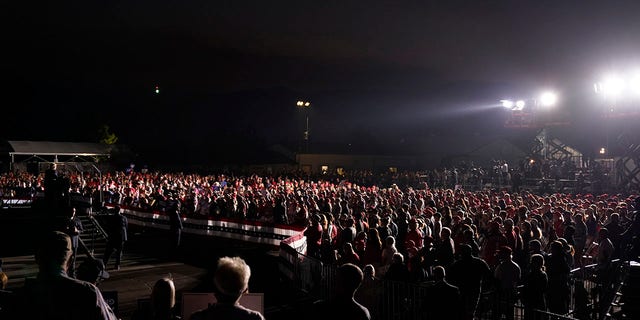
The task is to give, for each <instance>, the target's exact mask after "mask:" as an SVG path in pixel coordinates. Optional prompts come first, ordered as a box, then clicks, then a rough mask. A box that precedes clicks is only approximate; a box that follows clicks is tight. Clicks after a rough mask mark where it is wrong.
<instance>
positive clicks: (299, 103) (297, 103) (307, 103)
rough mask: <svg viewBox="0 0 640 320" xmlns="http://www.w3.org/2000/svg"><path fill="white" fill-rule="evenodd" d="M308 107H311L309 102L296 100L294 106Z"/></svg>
mask: <svg viewBox="0 0 640 320" xmlns="http://www.w3.org/2000/svg"><path fill="white" fill-rule="evenodd" d="M310 105H311V102H309V101H302V100H298V102H296V106H298V107H308V106H310Z"/></svg>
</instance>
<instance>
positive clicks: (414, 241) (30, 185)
mask: <svg viewBox="0 0 640 320" xmlns="http://www.w3.org/2000/svg"><path fill="white" fill-rule="evenodd" d="M497 170H498V172H499V171H500V170H505V171H504V173H505V176H506V174H508V173H509V171H508V169H505V168H504V166H503V165H502V164H501V165H500V166H499V167H498V168H497ZM445 171H446V170H443V172H445ZM467 171H469V172H473V170H467ZM465 172H466V171H465ZM432 174H433V172H431V174H429V173H428V172H385V173H373V172H370V171H357V172H350V173H347V174H343V175H327V174H324V175H319V176H310V175H307V174H304V173H302V172H294V173H288V174H286V175H285V174H283V175H258V174H243V175H233V174H212V175H199V174H187V173H162V172H145V173H142V172H115V173H111V174H104V175H102V176H95V175H91V174H73V173H70V174H68V175H66V178H67V179H68V186H69V189H70V193H77V194H81V195H84V196H87V197H93V198H94V199H97V198H100V197H101V198H102V199H101V200H102V201H104V202H112V203H117V204H119V205H127V206H131V207H138V208H141V209H160V210H162V209H163V206H164V205H165V204H166V203H167V202H168V201H175V202H177V203H179V212H180V214H181V215H183V216H191V217H202V218H205V217H206V218H212V219H215V218H219V217H225V218H236V219H246V220H256V221H262V222H266V223H274V224H290V225H291V224H294V225H300V226H305V227H306V229H305V231H304V234H305V235H306V239H307V252H306V254H307V255H308V256H311V257H314V258H316V259H318V260H320V261H323V262H325V263H335V264H338V265H343V264H346V263H351V264H353V265H356V266H359V267H360V268H361V269H363V270H365V282H364V283H363V288H361V290H360V291H361V297H362V300H363V304H364V305H367V302H366V300H367V298H366V290H367V289H366V285H365V284H366V278H367V277H369V278H373V279H387V280H391V281H401V282H410V283H422V282H425V281H433V280H441V281H445V279H446V281H448V282H447V283H450V285H451V286H455V287H456V288H457V289H458V291H459V295H460V301H461V303H462V304H463V305H464V312H461V314H460V317H465V318H471V317H473V315H474V313H475V312H476V311H477V310H476V309H477V307H478V300H479V294H480V292H481V290H482V288H483V287H485V286H487V285H491V286H494V288H495V289H496V290H499V291H501V292H502V293H503V296H511V295H512V294H513V297H515V296H516V292H519V293H518V294H520V299H522V301H523V302H524V303H525V306H526V307H527V308H529V309H533V308H535V309H541V310H549V311H550V312H553V313H557V314H566V313H567V312H568V308H569V298H570V297H569V295H570V290H569V286H570V282H569V281H570V279H569V273H570V270H571V269H572V268H576V267H580V266H583V265H586V264H591V263H595V264H596V265H597V269H598V270H599V272H600V275H601V277H602V278H605V277H606V275H608V274H610V272H609V271H611V269H610V268H611V262H612V261H614V259H618V258H629V257H635V258H637V256H638V249H639V248H640V246H638V245H637V242H638V238H639V237H638V235H639V233H640V216H639V215H638V214H637V212H638V210H640V196H638V195H636V194H622V193H619V194H591V193H547V194H535V193H534V192H531V191H529V190H514V189H513V188H492V189H486V188H485V189H479V190H474V191H470V190H465V189H464V188H463V187H457V186H459V184H457V183H452V184H449V183H448V182H446V181H444V182H443V180H437V179H436V180H434V179H435V178H433V177H431V178H429V177H430V175H432ZM445 177H446V174H445ZM454 178H455V176H454ZM434 181H436V182H434ZM0 185H2V186H3V187H7V186H8V187H19V188H25V189H29V190H31V191H30V192H31V193H33V194H36V193H38V192H41V191H42V189H43V188H44V177H43V176H42V175H39V176H34V175H31V174H28V173H8V174H4V175H2V176H0ZM449 185H450V186H449ZM634 244H636V245H635V246H634ZM445 274H446V276H445ZM600 280H602V281H604V280H603V279H600ZM514 299H515V298H514ZM368 307H369V308H372V309H373V308H375V306H374V305H373V304H369V306H368ZM508 314H509V312H506V313H505V315H507V316H509V315H508ZM511 315H513V313H512V312H511Z"/></svg>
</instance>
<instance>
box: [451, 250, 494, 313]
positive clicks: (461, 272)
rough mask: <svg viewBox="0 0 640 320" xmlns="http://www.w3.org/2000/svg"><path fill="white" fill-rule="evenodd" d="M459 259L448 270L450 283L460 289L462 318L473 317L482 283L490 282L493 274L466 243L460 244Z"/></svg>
mask: <svg viewBox="0 0 640 320" xmlns="http://www.w3.org/2000/svg"><path fill="white" fill-rule="evenodd" d="M459 248H460V259H459V260H457V261H456V262H454V263H453V265H452V266H451V271H450V272H449V275H450V279H451V283H452V284H453V285H455V286H457V287H458V288H459V289H460V295H461V296H462V302H463V303H464V309H465V316H464V319H473V317H474V316H475V312H476V309H477V307H478V301H479V300H480V293H481V292H482V287H483V285H484V286H486V285H487V283H491V281H492V280H493V275H492V274H491V269H489V265H488V264H487V263H486V262H485V261H484V260H482V259H480V258H478V257H476V256H474V255H473V249H472V248H471V246H469V245H468V244H461V245H460V247H459Z"/></svg>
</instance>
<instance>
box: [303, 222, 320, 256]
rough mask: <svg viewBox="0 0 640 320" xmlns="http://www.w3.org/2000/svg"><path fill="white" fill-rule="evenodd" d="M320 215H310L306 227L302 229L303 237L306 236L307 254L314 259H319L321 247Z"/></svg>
mask: <svg viewBox="0 0 640 320" xmlns="http://www.w3.org/2000/svg"><path fill="white" fill-rule="evenodd" d="M321 220H322V217H321V216H320V215H319V214H315V215H313V216H312V217H311V220H310V221H309V225H308V226H307V229H306V230H305V231H304V235H305V237H307V255H308V256H310V257H313V258H316V259H320V258H321V256H320V254H321V249H322V233H323V230H322V225H321V224H320V221H321Z"/></svg>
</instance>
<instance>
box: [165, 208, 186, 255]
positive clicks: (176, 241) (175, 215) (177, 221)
mask: <svg viewBox="0 0 640 320" xmlns="http://www.w3.org/2000/svg"><path fill="white" fill-rule="evenodd" d="M167 215H168V216H169V230H170V231H171V234H172V235H173V243H172V244H171V248H172V249H173V250H175V249H178V248H179V247H180V242H181V240H182V229H183V226H182V218H181V217H180V212H179V211H178V206H177V205H170V206H168V207H167Z"/></svg>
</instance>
